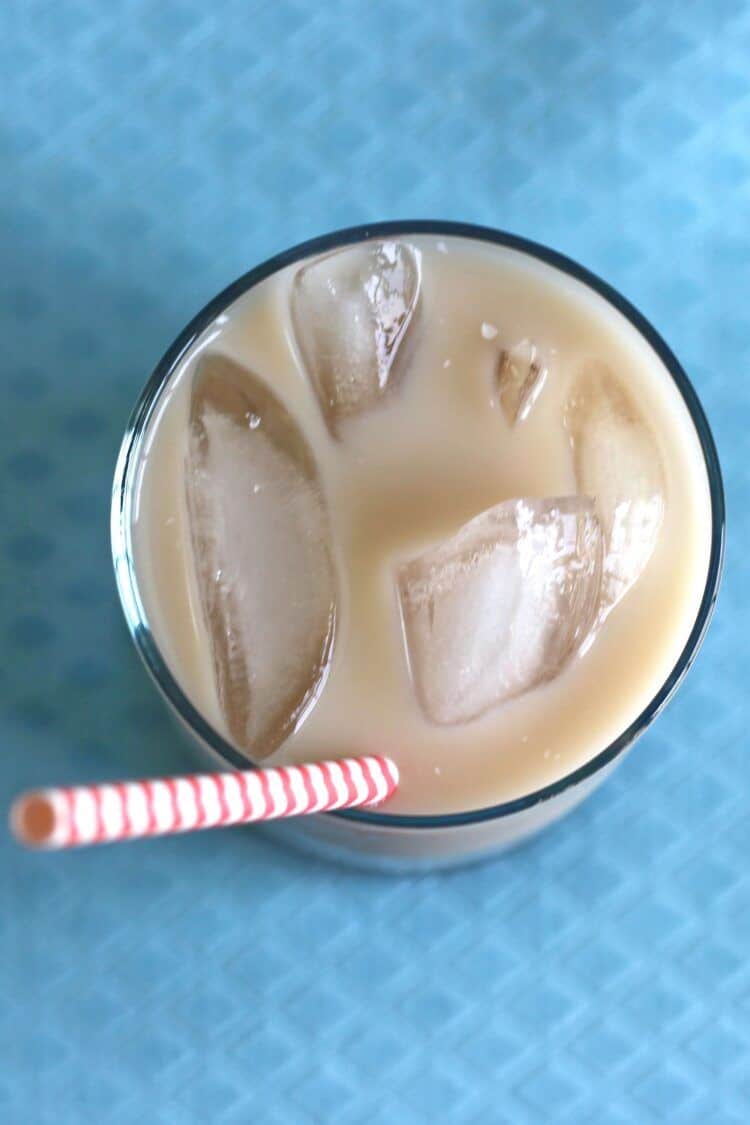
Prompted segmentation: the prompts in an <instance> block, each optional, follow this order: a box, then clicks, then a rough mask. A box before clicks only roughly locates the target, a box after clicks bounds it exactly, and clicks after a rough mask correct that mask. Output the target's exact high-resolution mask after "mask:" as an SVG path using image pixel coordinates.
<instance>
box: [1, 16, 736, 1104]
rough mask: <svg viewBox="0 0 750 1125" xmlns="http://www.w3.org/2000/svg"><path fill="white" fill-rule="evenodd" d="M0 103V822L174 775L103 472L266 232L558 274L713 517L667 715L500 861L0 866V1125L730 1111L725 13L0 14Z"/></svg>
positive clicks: (267, 243) (251, 847)
mask: <svg viewBox="0 0 750 1125" xmlns="http://www.w3.org/2000/svg"><path fill="white" fill-rule="evenodd" d="M0 76H1V77H0V85H1V87H2V98H1V99H0V248H1V253H2V257H1V259H0V261H1V264H2V272H1V274H0V348H1V354H2V358H1V359H0V377H1V379H2V404H3V411H2V420H1V421H0V461H1V466H0V472H1V473H2V478H1V479H2V486H1V489H0V566H1V568H2V570H1V589H2V595H1V601H0V644H1V645H2V656H3V659H2V661H0V762H1V763H2V764H1V765H0V787H1V792H0V797H1V798H2V807H3V808H6V807H7V804H8V802H9V800H10V798H11V797H12V795H13V794H15V793H16V792H17V791H19V790H20V789H22V788H24V787H27V786H33V785H35V784H37V783H50V782H73V781H83V780H90V779H94V778H101V779H107V778H115V777H121V776H123V775H126V776H127V775H139V774H149V773H158V772H159V771H164V770H180V769H182V768H184V765H185V759H184V758H183V756H182V754H181V752H180V750H179V748H178V747H177V746H176V745H175V743H174V740H173V735H172V728H171V726H170V725H169V724H168V722H167V719H166V715H165V713H164V712H163V711H162V708H161V705H160V703H159V701H158V700H157V698H156V696H155V694H154V693H153V691H152V689H151V687H150V686H149V684H148V682H147V680H146V676H145V673H144V672H143V671H142V670H141V668H140V666H139V664H138V662H137V658H136V656H135V653H134V651H133V650H132V648H131V645H130V642H129V640H128V638H127V635H126V632H125V627H124V624H123V622H122V620H121V615H120V610H119V607H118V604H117V602H116V598H115V593H114V588H113V581H112V576H111V570H110V561H109V545H108V503H109V488H110V480H111V474H112V469H113V465H114V459H115V455H116V451H117V447H118V443H119V439H120V435H121V432H122V430H123V427H124V424H125V421H126V418H127V415H128V412H129V410H130V408H131V405H132V404H133V401H134V399H135V397H136V395H137V393H138V391H139V390H140V387H141V385H142V383H143V382H144V380H145V377H146V375H147V374H148V372H149V370H150V368H151V367H152V365H153V364H154V363H155V361H156V359H157V358H158V357H159V355H160V354H161V352H162V351H163V350H164V348H165V346H166V345H167V344H168V343H169V342H170V341H171V339H172V338H173V336H174V335H175V334H176V332H177V331H178V329H179V328H180V327H181V326H182V325H183V323H184V322H185V321H186V320H187V319H188V318H189V317H190V316H191V315H192V314H193V313H194V312H195V311H196V310H197V309H198V307H199V306H200V305H201V304H202V303H203V302H204V301H205V300H206V299H207V298H208V297H210V296H211V295H212V294H213V293H214V292H215V291H216V290H217V289H218V288H219V287H221V286H223V285H224V284H225V283H226V282H228V281H229V280H231V279H232V278H233V277H235V276H236V275H237V274H239V273H241V272H242V271H244V270H245V269H246V268H248V267H249V266H251V265H252V264H254V263H256V262H258V261H260V260H261V259H263V258H264V257H266V256H268V255H269V254H271V253H272V252H275V251H277V250H280V249H282V248H284V247H285V246H288V245H290V244H291V243H293V242H296V241H298V240H300V239H302V238H305V237H308V236H312V235H315V234H318V233H321V232H323V231H325V230H328V229H330V228H334V227H337V226H341V225H345V224H350V223H356V222H362V221H365V220H367V219H376V218H383V219H384V218H395V217H445V218H454V219H464V220H470V221H472V220H473V221H476V222H480V223H487V224H491V225H496V226H501V227H504V228H507V229H510V230H513V231H516V232H518V233H520V234H525V235H527V236H530V237H532V238H535V239H539V240H542V241H546V242H548V243H549V244H551V245H552V246H554V247H556V248H557V249H560V250H562V251H564V252H566V253H568V254H570V255H572V256H574V257H576V258H578V259H579V260H580V261H581V262H582V263H584V264H585V265H587V266H588V267H590V268H592V269H594V270H595V271H597V272H599V273H601V274H602V275H604V276H605V277H606V278H608V279H609V280H610V281H612V282H613V283H614V284H615V285H616V286H618V287H619V288H621V290H622V291H623V292H624V293H625V295H626V296H627V297H629V298H631V299H632V300H633V301H634V302H635V303H636V304H637V305H638V306H640V307H641V309H642V310H643V311H644V312H645V313H646V315H647V316H649V317H650V318H651V319H653V321H654V322H655V323H656V325H657V326H658V327H659V328H660V330H661V331H662V332H663V334H664V335H665V336H666V338H667V340H668V341H669V342H670V343H671V345H672V346H673V348H674V349H675V350H676V352H677V354H678V355H679V356H680V358H681V360H682V361H683V363H684V365H685V367H686V368H687V370H688V372H689V374H690V375H691V377H692V379H693V380H694V381H695V384H696V386H697V388H698V390H699V393H700V394H701V396H702V398H703V401H704V403H705V405H706V408H707V411H708V415H709V418H710V420H711V422H712V425H713V427H714V430H715V434H716V438H717V442H718V446H719V451H720V454H721V457H722V461H723V467H724V472H725V480H726V485H727V491H728V504H729V517H730V536H729V550H728V567H727V575H726V580H725V584H724V589H723V592H722V597H721V599H720V604H719V609H718V613H717V616H716V619H715V621H714V625H713V628H712V630H711V633H710V636H709V639H708V641H707V643H706V646H705V648H704V650H703V653H702V655H701V657H700V659H699V661H698V664H697V665H696V667H695V669H694V670H693V672H692V674H691V675H690V677H689V680H688V682H687V684H686V686H685V687H684V688H683V690H682V691H681V693H680V695H679V697H678V699H677V701H676V702H675V703H673V705H672V706H671V707H670V709H669V711H668V713H667V714H666V716H664V717H663V718H662V719H661V720H660V721H659V722H658V723H657V724H656V726H655V727H654V728H653V729H652V731H651V732H649V734H648V735H647V737H645V738H644V739H643V741H642V743H641V744H640V746H639V747H638V749H637V750H636V752H635V753H634V754H633V755H632V756H631V758H630V760H628V761H627V762H626V763H625V765H624V766H623V768H622V769H621V771H620V772H619V773H618V775H617V776H616V778H615V779H613V780H612V781H611V782H610V783H609V784H608V785H607V786H606V787H605V788H604V790H603V791H602V792H601V793H600V794H599V795H597V796H596V797H595V798H594V799H593V800H592V801H591V802H590V803H589V804H587V805H586V806H585V807H584V808H583V809H582V810H581V811H580V812H578V813H576V814H575V815H574V816H573V817H571V818H570V819H569V820H568V821H566V822H565V823H564V824H563V825H561V826H560V827H559V828H557V829H555V830H554V831H552V832H550V833H549V834H547V835H546V836H544V837H543V838H542V839H540V840H539V841H538V842H535V843H534V844H532V845H531V846H529V847H527V848H526V849H525V850H523V851H521V852H519V853H517V854H513V855H510V856H508V857H507V858H504V859H502V860H500V861H498V862H494V863H491V864H489V865H487V866H484V867H481V868H477V869H472V870H465V871H460V872H457V873H455V874H451V875H447V876H429V877H420V878H409V879H392V878H385V877H382V878H381V877H365V876H362V875H357V874H352V873H347V872H342V871H339V870H337V869H335V868H332V867H328V866H325V865H323V864H320V863H317V862H312V861H307V860H306V859H305V858H304V857H301V856H298V855H296V854H294V853H292V852H287V851H285V850H284V849H281V848H278V847H276V846H274V845H272V844H271V843H270V842H268V841H266V840H265V839H264V838H263V837H261V836H259V835H258V834H257V833H253V832H249V831H248V832H241V831H234V832H223V833H210V834H205V835H202V836H201V835H199V836H194V837H192V838H185V839H173V840H165V841H154V842H151V843H144V844H137V845H131V846H128V847H121V848H112V849H100V850H92V851H90V852H80V853H76V854H69V855H60V856H43V855H42V856H39V855H30V854H25V853H22V852H21V851H20V850H19V849H18V848H16V847H15V846H14V845H13V844H12V843H10V841H9V840H8V839H7V837H6V838H4V839H3V840H2V843H1V844H0V870H1V876H0V895H1V896H2V910H1V912H0V955H1V957H2V964H1V966H0V997H1V999H0V1060H1V1061H0V1119H1V1120H2V1121H3V1122H8V1123H11V1125H15V1123H19V1125H36V1123H37V1122H38V1123H40V1125H41V1123H46V1122H55V1123H58V1125H59V1123H68V1122H70V1123H74V1125H78V1123H80V1122H97V1123H101V1125H110V1123H111V1125H115V1123H128V1125H129V1123H131V1122H141V1121H146V1122H149V1123H150V1125H165V1123H169V1125H183V1123H193V1122H195V1123H203V1122H209V1121H210V1122H218V1123H226V1125H230V1123H232V1125H238V1123H245V1122H248V1121H251V1120H253V1121H258V1122H262V1123H263V1125H282V1123H283V1125H289V1123H291V1125H312V1123H321V1122H322V1123H326V1125H327V1123H329V1122H331V1123H334V1125H355V1123H357V1125H358V1123H360V1122H361V1123H363V1125H365V1123H366V1125H376V1123H379V1122H383V1123H386V1122H387V1123H388V1125H394V1123H395V1125H412V1123H417V1122H428V1121H429V1122H432V1121H439V1122H442V1121H450V1122H451V1123H453V1122H455V1123H464V1122H466V1123H469V1122H477V1123H486V1122H490V1121H491V1122H493V1123H499V1122H508V1123H512V1125H525V1123H529V1122H533V1123H536V1122H549V1121H554V1122H571V1123H575V1125H586V1123H588V1122H590V1123H592V1125H593V1123H596V1125H602V1123H607V1125H609V1123H611V1125H619V1123H621V1122H639V1123H640V1122H661V1121H669V1122H685V1123H688V1122H696V1123H697V1122H701V1123H705V1122H709V1121H710V1122H711V1123H712V1125H728V1123H729V1122H737V1123H739V1122H744V1121H747V1120H748V1106H749V1105H750V1077H748V1075H749V1074H750V965H748V959H747V952H748V947H749V942H750V873H749V872H748V854H749V852H750V818H749V817H748V784H749V782H750V763H749V760H748V753H747V724H748V715H749V711H748V703H747V694H746V693H747V657H748V647H747V635H748V628H749V627H750V609H749V608H748V602H747V589H748V585H749V584H750V571H749V570H748V561H747V558H748V551H750V526H749V524H748V499H750V472H749V470H748V460H749V459H748V453H749V452H750V450H749V448H748V439H747V427H748V421H750V419H749V417H748V405H749V403H750V389H749V388H750V380H749V379H748V364H749V363H750V311H749V307H748V286H749V284H750V234H749V232H750V148H749V146H748V137H749V136H750V5H749V4H748V3H747V2H743V0H705V2H698V0H693V2H688V0H681V2H663V3H658V4H654V3H647V2H645V0H613V2H612V3H609V2H607V3H605V2H604V0H601V2H596V0H582V2H579V3H567V2H566V3H559V4H555V3H552V2H549V3H544V2H539V0H536V2H532V3H523V2H521V0H518V2H505V0H503V2H500V3H490V2H481V0H465V2H459V3H448V4H425V3H417V2H416V0H412V2H409V0H401V2H398V0H379V2H378V3H370V2H366V0H362V2H350V3H345V2H343V0H342V2H329V3H325V4H322V3H321V4H308V3H305V2H303V0H296V2H295V0H275V2H274V0H269V2H267V3H265V2H260V0H257V2H252V3H248V2H240V0H234V2H230V3H213V4H211V3H199V2H197V0H161V2H156V0H154V2H148V0H122V2H110V3H106V4H104V3H97V2H96V0H4V2H3V4H2V7H0ZM743 591H744V593H743Z"/></svg>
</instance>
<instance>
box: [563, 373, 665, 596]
mask: <svg viewBox="0 0 750 1125" xmlns="http://www.w3.org/2000/svg"><path fill="white" fill-rule="evenodd" d="M565 426H566V428H567V430H568V434H569V436H570V441H571V445H572V447H573V458H574V465H575V473H576V481H577V484H578V488H579V489H580V491H581V492H583V493H585V494H586V495H587V496H593V497H594V498H595V500H596V508H597V512H598V514H599V518H600V520H601V524H602V531H603V533H604V568H603V575H602V607H601V612H602V618H604V617H606V615H607V614H608V613H609V611H610V610H611V609H612V608H613V607H614V606H615V605H616V604H617V602H619V601H620V599H621V598H622V597H623V596H624V595H625V594H626V593H627V592H628V590H629V589H630V587H631V586H632V585H633V583H634V582H635V581H636V580H637V579H638V577H639V576H640V574H641V573H642V572H643V569H644V567H645V566H646V564H647V562H648V560H649V559H650V557H651V554H652V552H653V550H654V547H655V545H656V540H657V536H658V534H659V528H660V527H661V522H662V518H663V515H664V490H665V485H664V470H663V467H662V461H661V457H660V455H659V450H658V448H657V445H656V440H655V438H654V435H653V434H652V432H651V430H650V429H649V427H648V424H647V423H646V421H645V419H644V418H643V415H642V414H641V411H640V410H639V408H638V406H637V404H636V402H635V401H634V398H633V397H632V396H631V394H629V393H628V392H627V391H626V390H625V388H624V387H623V386H622V384H621V383H620V382H619V381H618V380H617V379H616V378H615V377H614V375H612V373H611V371H610V370H609V369H608V368H607V367H606V365H605V364H603V363H599V362H590V363H588V364H587V365H586V366H585V367H584V369H583V371H582V372H581V373H580V375H579V377H578V379H577V381H576V383H575V384H574V386H573V390H572V393H571V395H570V398H569V400H568V404H567V407H566V412H565Z"/></svg>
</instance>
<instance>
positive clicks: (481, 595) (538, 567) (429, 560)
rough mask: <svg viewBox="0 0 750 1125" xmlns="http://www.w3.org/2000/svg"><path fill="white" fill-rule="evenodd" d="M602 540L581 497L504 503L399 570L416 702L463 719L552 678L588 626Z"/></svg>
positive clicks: (450, 719)
mask: <svg viewBox="0 0 750 1125" xmlns="http://www.w3.org/2000/svg"><path fill="white" fill-rule="evenodd" d="M601 564H602V541H601V530H600V527H599V521H598V519H597V517H596V515H595V514H594V506H593V503H592V501H590V500H588V499H586V498H585V497H578V496H574V497H565V498H562V499H552V500H508V501H506V502H504V503H502V504H498V505H497V506H496V507H494V508H490V509H489V510H488V511H486V512H483V513H482V514H481V515H478V516H476V517H475V518H474V519H472V520H470V521H469V523H467V524H465V525H464V526H463V527H462V528H461V529H460V531H459V532H458V533H457V534H456V535H454V536H453V538H451V539H448V540H446V541H445V542H443V543H441V544H440V545H439V546H437V547H434V548H432V549H431V550H428V551H427V552H425V554H423V555H421V556H419V557H418V558H416V559H413V560H412V561H410V562H408V563H406V564H405V565H404V566H402V567H401V569H400V571H399V573H398V575H397V586H398V595H399V600H400V606H401V616H402V621H403V627H404V636H405V640H406V646H407V652H408V659H409V666H410V669H411V675H412V679H413V681H414V685H415V688H416V691H417V695H418V697H419V700H420V703H421V705H422V708H423V710H424V711H425V713H426V714H427V716H428V717H429V718H431V719H432V720H434V721H435V722H437V723H459V722H466V721H468V720H469V719H473V718H475V717H477V716H478V715H481V714H482V713H483V712H484V711H486V710H488V708H490V707H493V706H495V705H496V704H498V703H501V702H502V701H503V700H506V699H510V698H512V697H513V696H517V695H520V694H521V693H522V692H525V691H528V690H529V689H530V688H533V687H535V686H536V685H538V684H541V683H543V682H544V681H546V680H551V679H552V678H553V677H554V676H556V675H557V673H558V672H559V671H560V669H561V668H562V667H563V665H564V664H565V663H566V661H567V660H568V659H569V658H570V657H571V656H572V654H573V653H574V652H576V651H577V650H578V649H579V648H580V646H581V645H582V643H583V641H584V640H585V639H586V637H587V635H588V634H589V632H590V630H591V628H592V626H593V624H594V621H595V617H596V611H597V607H598V603H599V593H600V583H601Z"/></svg>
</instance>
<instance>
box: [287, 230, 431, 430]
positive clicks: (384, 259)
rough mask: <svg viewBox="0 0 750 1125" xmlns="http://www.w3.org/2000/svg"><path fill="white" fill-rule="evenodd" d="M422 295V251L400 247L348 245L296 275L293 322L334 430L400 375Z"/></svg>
mask: <svg viewBox="0 0 750 1125" xmlns="http://www.w3.org/2000/svg"><path fill="white" fill-rule="evenodd" d="M419 293H420V254H419V251H418V250H416V249H414V248H412V247H411V246H407V245H406V244H405V243H402V242H390V241H387V242H372V243H364V244H363V245H360V246H351V247H346V248H345V249H343V250H337V251H335V252H334V253H332V254H328V255H326V256H325V257H323V258H318V259H316V260H315V261H314V262H311V263H310V264H309V265H306V266H303V267H302V268H301V269H300V270H299V271H298V272H297V274H296V276H295V278H294V281H293V283H292V295H291V313H292V324H293V327H294V333H295V336H296V339H297V344H298V347H299V351H300V354H301V356H302V360H303V362H304V364H305V367H306V369H307V371H308V374H309V376H310V379H311V381H312V384H313V387H314V388H315V391H316V393H317V395H318V398H319V400H320V405H321V408H322V410H323V413H324V415H325V418H326V422H327V423H328V426H329V429H330V430H331V432H332V433H334V434H336V433H338V432H339V428H340V424H341V422H342V421H343V419H345V418H346V417H348V416H349V415H354V414H358V413H360V412H362V411H365V410H368V409H370V408H371V407H372V406H374V405H375V404H376V403H377V402H378V401H379V400H380V399H381V398H382V396H383V395H384V394H385V393H386V392H387V391H388V390H389V389H390V388H391V387H392V386H393V385H394V384H395V383H396V382H397V380H398V378H399V377H400V375H401V374H402V372H403V369H404V367H405V365H406V361H407V354H406V352H407V349H406V346H405V345H406V344H408V342H409V340H408V337H409V335H410V329H412V332H413V321H414V319H415V315H416V313H417V309H418V304H419Z"/></svg>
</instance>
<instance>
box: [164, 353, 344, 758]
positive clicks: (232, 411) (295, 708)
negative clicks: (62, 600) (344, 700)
mask: <svg viewBox="0 0 750 1125" xmlns="http://www.w3.org/2000/svg"><path fill="white" fill-rule="evenodd" d="M185 469H186V489H187V504H188V512H189V518H190V529H191V536H192V545H193V554H194V561H195V574H196V578H197V586H198V590H199V593H200V601H201V605H202V610H203V616H204V619H205V624H206V627H207V631H208V636H209V641H210V644H211V649H212V654H213V663H214V669H215V676H216V686H217V689H218V696H219V701H220V704H221V707H222V710H223V712H224V715H225V717H226V722H227V726H228V728H229V732H230V734H231V737H232V739H233V740H234V741H235V742H236V743H237V744H238V745H240V746H241V747H244V748H245V749H247V750H248V751H249V752H250V754H251V756H252V757H253V758H264V757H266V756H267V755H268V754H270V753H272V751H273V750H274V749H275V748H276V747H277V746H278V745H279V743H280V742H281V741H282V740H283V739H284V737H285V736H286V735H287V734H288V733H290V732H291V731H292V730H293V729H294V727H295V726H296V725H298V723H299V722H300V721H301V719H302V717H303V716H304V714H305V713H306V711H307V709H308V708H309V707H310V706H311V704H312V703H313V701H314V699H315V698H316V696H317V694H318V693H319V691H320V689H321V687H322V684H323V681H324V679H325V676H326V673H327V669H328V664H329V658H330V654H331V648H332V640H333V629H334V617H335V589H336V579H335V573H334V566H333V561H332V554H331V542H330V530H329V522H328V514H327V510H326V506H325V502H324V499H323V495H322V492H321V487H320V482H319V480H318V474H317V470H316V466H315V463H314V460H313V456H312V453H311V452H310V449H309V446H308V445H307V442H306V440H305V438H304V437H303V435H302V433H301V432H300V430H299V427H298V426H297V424H296V422H295V421H294V419H293V418H292V417H291V415H290V414H289V412H288V411H287V409H286V408H285V407H284V406H283V405H282V403H281V402H279V400H278V399H277V398H276V396H275V395H274V394H273V393H272V392H271V391H270V390H269V389H268V387H266V386H265V385H264V384H263V383H262V382H261V380H260V379H258V378H257V377H256V376H255V375H253V374H252V373H251V372H249V371H246V370H244V369H243V368H241V367H239V366H238V365H237V364H235V363H234V362H233V361H232V360H230V359H227V358H225V357H224V356H221V355H208V356H206V357H205V358H204V359H203V360H202V361H201V363H200V365H199V367H198V369H197V371H196V373H195V376H194V381H193V387H192V401H191V405H190V427H189V437H188V450H187V458H186V466H185Z"/></svg>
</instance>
